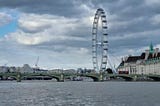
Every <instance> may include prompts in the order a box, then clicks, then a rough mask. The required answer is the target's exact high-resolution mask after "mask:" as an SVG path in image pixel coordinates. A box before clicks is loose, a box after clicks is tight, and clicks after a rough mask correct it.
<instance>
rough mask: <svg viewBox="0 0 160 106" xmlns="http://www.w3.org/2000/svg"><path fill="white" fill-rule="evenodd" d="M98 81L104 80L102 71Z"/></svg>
mask: <svg viewBox="0 0 160 106" xmlns="http://www.w3.org/2000/svg"><path fill="white" fill-rule="evenodd" d="M99 81H104V79H103V74H102V72H101V73H100V76H99Z"/></svg>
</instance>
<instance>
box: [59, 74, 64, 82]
mask: <svg viewBox="0 0 160 106" xmlns="http://www.w3.org/2000/svg"><path fill="white" fill-rule="evenodd" d="M59 82H64V74H61V76H60V80H59Z"/></svg>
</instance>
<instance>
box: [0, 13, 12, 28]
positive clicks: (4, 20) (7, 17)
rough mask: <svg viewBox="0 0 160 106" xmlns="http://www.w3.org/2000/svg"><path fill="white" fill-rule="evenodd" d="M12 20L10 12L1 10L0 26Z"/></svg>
mask: <svg viewBox="0 0 160 106" xmlns="http://www.w3.org/2000/svg"><path fill="white" fill-rule="evenodd" d="M11 21H12V17H11V16H10V15H9V14H7V13H5V12H0V27H1V26H4V25H6V24H8V23H9V22H11Z"/></svg>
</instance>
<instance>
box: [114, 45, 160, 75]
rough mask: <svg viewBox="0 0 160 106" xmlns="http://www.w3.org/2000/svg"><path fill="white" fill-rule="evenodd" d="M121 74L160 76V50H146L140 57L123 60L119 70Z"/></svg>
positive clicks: (151, 46)
mask: <svg viewBox="0 0 160 106" xmlns="http://www.w3.org/2000/svg"><path fill="white" fill-rule="evenodd" d="M117 71H118V73H119V74H157V75H160V52H159V48H156V49H153V45H152V44H150V49H149V50H145V52H143V53H142V54H141V55H140V56H128V57H125V58H123V59H122V62H121V63H120V65H119V66H118V68H117Z"/></svg>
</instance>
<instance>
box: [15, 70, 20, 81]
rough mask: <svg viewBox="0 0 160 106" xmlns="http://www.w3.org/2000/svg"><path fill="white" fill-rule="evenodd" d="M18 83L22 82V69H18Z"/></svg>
mask: <svg viewBox="0 0 160 106" xmlns="http://www.w3.org/2000/svg"><path fill="white" fill-rule="evenodd" d="M16 79H17V82H21V72H20V68H19V67H18V69H17V78H16Z"/></svg>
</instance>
